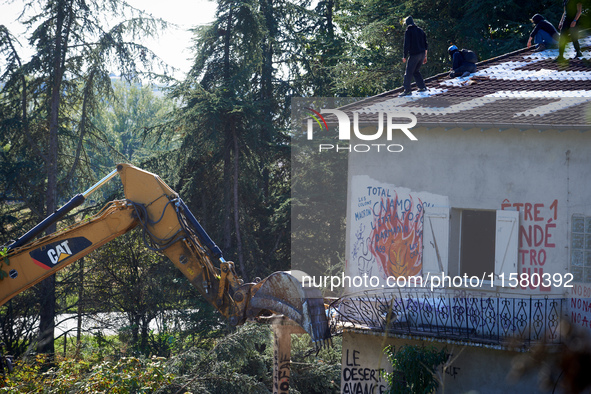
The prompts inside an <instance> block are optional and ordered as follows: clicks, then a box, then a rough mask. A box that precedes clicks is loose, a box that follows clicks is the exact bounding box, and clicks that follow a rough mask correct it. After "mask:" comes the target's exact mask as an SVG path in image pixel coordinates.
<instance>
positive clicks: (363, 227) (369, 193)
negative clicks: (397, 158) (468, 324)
mask: <svg viewBox="0 0 591 394" xmlns="http://www.w3.org/2000/svg"><path fill="white" fill-rule="evenodd" d="M351 190H352V195H351V200H350V201H351V209H350V212H351V219H350V225H351V228H352V229H353V230H352V231H351V235H350V236H351V239H350V247H349V249H350V252H349V256H348V260H347V261H348V273H349V274H351V275H364V274H366V275H367V276H370V277H371V276H376V277H379V278H380V279H385V278H387V277H389V276H392V277H399V276H415V275H420V274H421V270H422V250H423V246H422V239H423V216H424V212H425V209H426V208H427V207H429V206H434V205H439V206H446V205H448V202H447V198H445V197H443V196H438V195H434V194H431V193H425V192H411V191H410V190H409V189H406V188H402V187H396V186H394V185H389V184H384V183H382V182H378V181H376V180H373V179H371V178H370V177H369V176H365V175H359V176H354V177H353V179H352V188H351Z"/></svg>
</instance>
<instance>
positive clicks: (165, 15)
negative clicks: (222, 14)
mask: <svg viewBox="0 0 591 394" xmlns="http://www.w3.org/2000/svg"><path fill="white" fill-rule="evenodd" d="M24 3H25V1H23V0H8V1H7V0H0V25H6V26H7V27H8V28H9V29H10V30H11V31H12V32H13V34H15V35H17V37H18V38H19V41H20V43H21V44H22V45H25V44H26V42H27V40H26V39H25V36H24V35H23V33H24V31H22V29H21V30H19V29H20V26H19V24H18V23H15V20H16V18H17V16H18V15H19V13H20V12H21V11H22V8H23V4H24ZM127 3H129V4H130V5H131V6H133V7H135V8H138V9H142V10H145V11H146V12H148V13H150V14H152V16H154V17H156V18H162V19H164V20H166V21H168V22H172V23H174V24H177V25H178V26H179V27H178V28H174V27H171V28H170V29H168V30H167V31H165V32H163V33H162V34H161V36H160V38H159V39H158V40H157V41H152V42H146V43H143V44H144V45H146V46H147V47H148V48H150V49H152V50H153V51H154V52H155V53H156V54H157V55H158V56H160V57H161V58H162V59H164V60H165V61H166V62H167V63H168V64H170V65H171V66H173V67H175V68H178V69H180V70H181V73H179V74H175V75H176V76H177V78H181V77H182V73H185V72H187V71H188V70H189V68H190V67H191V60H190V58H191V57H192V56H193V54H192V53H191V51H190V49H189V48H190V46H191V37H192V35H191V33H190V32H189V31H188V29H190V28H192V27H195V26H198V25H203V24H207V23H211V22H212V21H213V20H214V17H215V10H216V2H215V1H209V0H127Z"/></svg>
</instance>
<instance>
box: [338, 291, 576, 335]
mask: <svg viewBox="0 0 591 394" xmlns="http://www.w3.org/2000/svg"><path fill="white" fill-rule="evenodd" d="M440 290H441V291H429V290H426V289H412V290H405V289H399V290H394V291H379V292H363V293H360V294H354V295H347V296H344V297H342V298H339V299H337V300H336V301H334V302H333V303H332V304H331V307H330V309H329V313H330V314H331V329H332V331H333V333H337V332H339V331H341V330H342V329H345V328H353V329H366V330H372V331H382V332H391V333H395V334H408V335H417V336H431V337H437V338H442V339H451V340H458V341H468V342H477V343H484V344H498V345H503V344H507V343H508V341H509V340H511V339H513V340H517V341H519V344H521V345H525V346H528V345H530V344H531V343H532V342H546V343H561V341H562V338H561V333H560V320H561V318H562V317H563V312H564V308H565V306H566V300H565V299H564V298H550V297H548V296H529V297H525V298H524V297H523V296H522V295H516V296H510V295H502V294H498V293H495V294H494V295H493V294H491V295H490V296H488V295H486V296H484V297H483V296H479V297H472V296H461V295H454V294H449V292H446V291H445V289H440Z"/></svg>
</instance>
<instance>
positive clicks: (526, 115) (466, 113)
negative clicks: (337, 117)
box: [345, 37, 591, 127]
mask: <svg viewBox="0 0 591 394" xmlns="http://www.w3.org/2000/svg"><path fill="white" fill-rule="evenodd" d="M580 42H581V44H582V49H583V51H584V56H583V57H582V58H580V59H578V58H575V59H573V57H574V55H575V53H574V50H573V49H572V46H571V45H570V44H569V46H568V47H567V51H566V52H565V57H567V58H569V57H570V58H571V59H570V60H569V61H568V62H566V63H558V62H556V61H555V60H554V59H555V58H556V56H557V55H558V51H557V50H555V49H551V50H546V51H542V52H533V48H531V49H523V50H520V51H516V52H513V53H510V54H507V55H504V56H501V57H498V58H495V59H490V60H488V61H484V62H481V63H479V64H478V71H477V72H476V73H474V74H472V75H470V76H469V77H464V78H453V79H450V78H449V77H448V76H447V73H446V74H439V75H436V76H434V77H432V78H428V79H427V80H426V82H427V88H428V92H426V93H420V94H419V93H418V92H414V93H413V95H412V96H409V97H404V98H399V97H398V94H399V93H400V92H401V91H402V88H399V89H396V90H393V91H389V92H385V93H383V94H380V95H378V96H374V97H370V98H367V99H365V100H362V101H360V102H357V103H355V104H352V105H349V106H347V107H345V108H348V109H350V110H351V111H358V112H359V113H360V120H362V121H363V120H365V121H367V122H370V121H373V117H376V116H377V113H378V112H380V111H382V112H386V111H396V110H400V111H402V110H404V111H406V112H408V111H410V112H412V113H414V114H415V115H416V116H417V118H418V120H419V123H420V122H425V123H441V124H445V123H454V124H480V123H483V124H494V123H506V124H520V123H522V124H526V123H527V122H532V121H533V120H535V122H536V124H545V125H550V126H551V125H561V126H569V125H570V126H576V127H587V125H588V122H587V119H586V116H585V111H583V110H582V108H583V107H584V106H589V105H590V104H591V61H590V60H589V59H591V51H590V50H591V37H586V38H584V39H582V40H580Z"/></svg>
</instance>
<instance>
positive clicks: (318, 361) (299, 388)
mask: <svg viewBox="0 0 591 394" xmlns="http://www.w3.org/2000/svg"><path fill="white" fill-rule="evenodd" d="M332 342H333V345H332V346H331V347H328V348H323V349H321V350H320V351H319V352H317V353H316V352H315V350H314V348H313V346H312V342H311V340H310V337H309V336H308V335H292V337H291V343H292V345H291V346H292V349H291V376H290V392H292V391H294V392H297V393H302V394H328V393H335V394H336V393H339V392H340V389H341V351H342V337H334V338H332Z"/></svg>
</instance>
